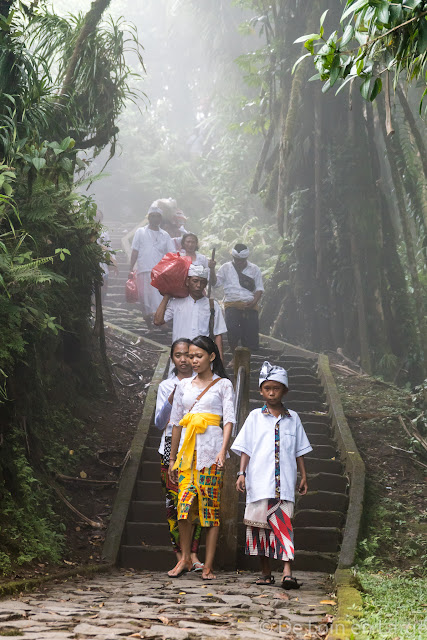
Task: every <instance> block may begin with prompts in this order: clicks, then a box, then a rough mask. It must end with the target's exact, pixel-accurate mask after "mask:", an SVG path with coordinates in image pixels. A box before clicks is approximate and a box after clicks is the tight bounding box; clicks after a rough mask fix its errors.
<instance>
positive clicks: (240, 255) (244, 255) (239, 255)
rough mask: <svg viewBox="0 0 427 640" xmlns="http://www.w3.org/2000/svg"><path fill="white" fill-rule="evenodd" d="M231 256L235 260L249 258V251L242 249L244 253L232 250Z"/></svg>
mask: <svg viewBox="0 0 427 640" xmlns="http://www.w3.org/2000/svg"><path fill="white" fill-rule="evenodd" d="M231 255H232V256H233V258H242V259H246V258H249V249H242V251H236V249H232V250H231Z"/></svg>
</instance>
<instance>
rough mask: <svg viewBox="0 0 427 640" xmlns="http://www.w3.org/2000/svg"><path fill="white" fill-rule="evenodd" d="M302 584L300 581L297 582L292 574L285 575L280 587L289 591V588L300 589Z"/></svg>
mask: <svg viewBox="0 0 427 640" xmlns="http://www.w3.org/2000/svg"><path fill="white" fill-rule="evenodd" d="M301 586H302V582H298V580H297V579H296V578H294V577H293V576H285V577H284V578H283V580H282V587H283V589H286V591H289V590H290V589H300V588H301Z"/></svg>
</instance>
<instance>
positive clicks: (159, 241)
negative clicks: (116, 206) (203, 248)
mask: <svg viewBox="0 0 427 640" xmlns="http://www.w3.org/2000/svg"><path fill="white" fill-rule="evenodd" d="M162 217H163V214H162V210H161V209H159V208H158V207H150V208H149V210H148V225H146V226H145V227H141V228H140V229H138V230H137V232H136V233H135V236H134V238H133V243H132V255H131V259H130V271H132V270H133V268H134V265H135V263H136V273H137V284H138V297H139V302H140V305H141V311H142V315H143V317H144V320H145V322H146V324H147V325H148V326H149V327H151V325H152V321H153V315H154V312H155V311H156V309H157V307H158V306H159V304H160V301H161V298H162V297H161V295H160V293H159V292H158V290H157V289H155V288H154V287H152V286H151V269H152V268H153V267H154V266H155V265H156V264H157V263H158V262H159V261H160V260H161V259H162V258H163V256H164V255H165V254H166V253H169V252H170V251H175V246H174V244H173V242H172V238H171V237H170V235H169V234H168V233H167V232H166V231H164V230H163V229H161V228H160V224H161V222H162Z"/></svg>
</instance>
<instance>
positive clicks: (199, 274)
mask: <svg viewBox="0 0 427 640" xmlns="http://www.w3.org/2000/svg"><path fill="white" fill-rule="evenodd" d="M188 277H189V278H192V277H193V278H205V280H207V279H208V278H209V269H205V268H204V266H203V265H202V264H191V265H190V268H189V269H188Z"/></svg>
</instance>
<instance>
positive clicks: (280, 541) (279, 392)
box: [231, 361, 312, 589]
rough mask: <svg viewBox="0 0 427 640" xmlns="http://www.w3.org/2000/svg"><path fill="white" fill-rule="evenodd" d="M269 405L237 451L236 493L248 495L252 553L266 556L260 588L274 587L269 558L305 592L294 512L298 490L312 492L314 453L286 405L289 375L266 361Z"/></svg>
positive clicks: (286, 580) (287, 585)
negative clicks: (309, 470)
mask: <svg viewBox="0 0 427 640" xmlns="http://www.w3.org/2000/svg"><path fill="white" fill-rule="evenodd" d="M259 387H260V393H261V396H262V397H263V399H264V401H265V404H264V406H263V408H262V409H254V410H253V411H251V412H250V414H249V415H248V417H247V419H246V421H245V423H244V425H243V427H242V428H241V430H240V432H239V434H238V435H237V438H236V439H235V441H234V442H233V444H232V446H231V450H232V451H234V452H235V453H237V454H238V455H239V456H240V471H238V473H237V476H238V478H237V484H236V489H237V490H238V491H241V492H244V491H245V490H246V510H245V516H244V519H243V522H244V524H246V554H247V555H257V556H260V560H261V569H262V576H261V577H260V578H259V580H257V584H262V585H267V584H274V576H272V574H271V571H270V562H269V558H275V559H276V560H283V563H284V564H283V577H282V587H283V588H284V589H299V588H300V586H301V585H300V584H299V583H298V581H297V580H296V579H295V578H294V577H292V569H291V562H292V560H293V559H294V540H293V529H292V523H291V518H292V516H293V512H294V502H295V486H296V484H297V470H298V471H299V473H300V476H301V479H300V482H299V486H298V491H299V493H300V494H301V495H305V494H306V493H307V488H308V487H307V475H306V471H305V465H304V457H303V456H304V455H305V454H306V453H309V452H310V451H312V447H311V445H310V443H309V441H308V438H307V436H306V433H305V431H304V427H303V426H302V424H301V420H300V418H299V416H298V414H297V413H296V412H295V411H290V410H289V409H287V408H286V407H285V406H284V405H283V404H282V399H283V397H284V395H285V394H286V393H287V392H288V374H287V372H286V371H285V369H283V368H282V367H277V366H272V365H271V364H270V363H269V362H267V361H265V362H264V364H263V365H262V368H261V371H260V375H259Z"/></svg>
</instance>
